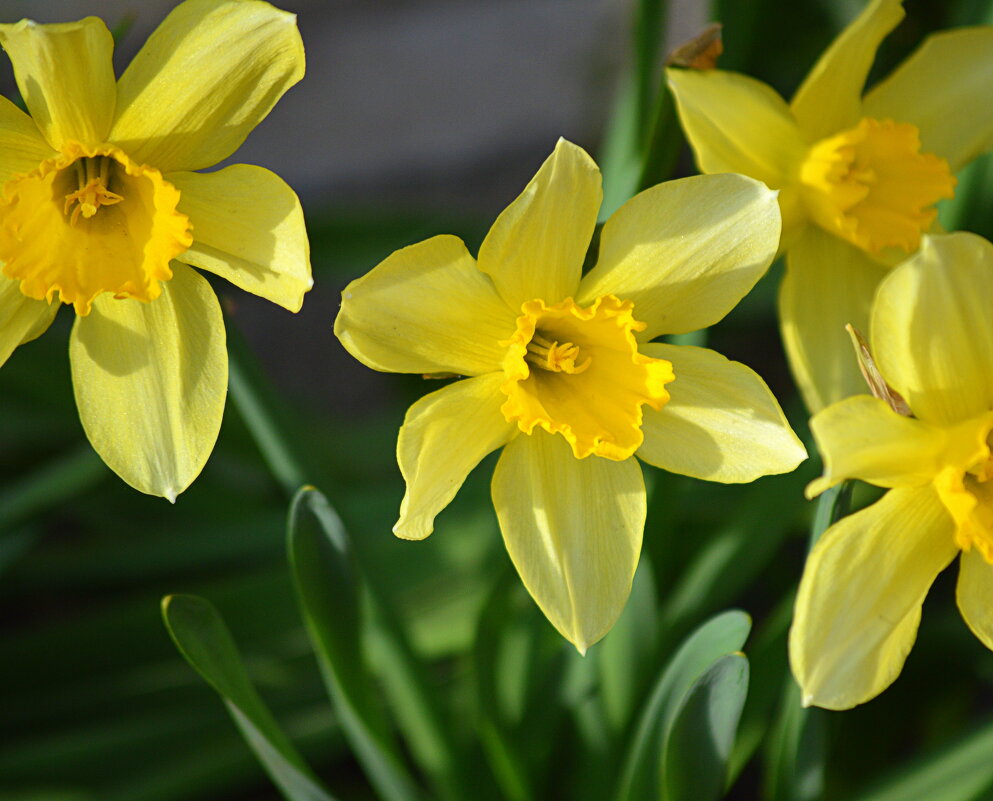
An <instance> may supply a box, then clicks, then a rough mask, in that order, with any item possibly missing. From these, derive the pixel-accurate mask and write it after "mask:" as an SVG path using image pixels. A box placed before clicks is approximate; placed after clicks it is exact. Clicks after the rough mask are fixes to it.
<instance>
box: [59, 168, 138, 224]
mask: <svg viewBox="0 0 993 801" xmlns="http://www.w3.org/2000/svg"><path fill="white" fill-rule="evenodd" d="M114 163H116V162H114V160H113V159H112V158H110V157H109V156H97V157H96V158H92V159H89V158H85V157H84V158H81V159H77V160H76V161H74V162H73V165H72V166H73V168H74V170H75V172H76V180H77V182H78V185H79V188H78V189H77V190H76V191H75V192H70V193H69V194H68V195H66V203H65V207H64V209H63V210H64V211H65V213H66V214H68V213H69V211H70V209H71V210H72V217H70V218H69V219H70V224H72V225H75V224H76V222H77V221H78V220H79V215H80V214H82V215H83V217H85V218H86V219H87V220H88V219H90V217H92V216H93V215H94V214H96V213H97V210H98V209H99V208H100V207H101V206H113V205H114V204H115V203H120V202H121V201H122V200H124V198H123V197H121V196H120V195H118V194H116V193H114V192H111V191H110V189H109V188H108V187H109V186H110V167H111V165H112V164H114ZM74 206H75V208H73V207H74Z"/></svg>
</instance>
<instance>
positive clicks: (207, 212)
mask: <svg viewBox="0 0 993 801" xmlns="http://www.w3.org/2000/svg"><path fill="white" fill-rule="evenodd" d="M166 179H167V180H168V181H169V182H170V183H171V184H172V185H173V186H175V187H176V188H177V189H178V190H179V191H180V200H179V211H181V212H182V213H184V214H186V215H187V216H188V217H189V218H190V222H191V223H192V225H193V244H192V245H191V246H190V248H189V249H188V250H187V251H186V252H185V253H184V254H183V255H182V256H180V259H181V260H182V261H184V262H186V263H187V264H192V265H193V266H194V267H199V268H200V269H203V270H209V271H210V272H212V273H215V274H216V275H219V276H221V277H222V278H226V279H227V280H228V281H230V282H231V283H232V284H234V285H235V286H239V287H241V288H242V289H244V290H245V291H247V292H251V293H252V294H254V295H258V296H259V297H262V298H265V299H266V300H271V301H272V302H273V303H278V304H279V305H280V306H282V307H284V308H286V309H289V310H290V311H293V312H295V311H300V307H301V306H302V305H303V296H304V293H305V292H307V291H308V290H309V289H310V288H311V287H312V286H313V285H314V281H313V279H312V278H311V275H310V243H309V242H308V240H307V229H306V226H305V225H304V221H303V209H301V208H300V201H299V200H298V199H297V196H296V193H295V192H294V191H293V190H292V189H290V187H289V186H287V185H286V182H285V181H283V179H282V178H280V177H279V176H278V175H276V174H275V173H272V172H270V171H269V170H266V169H263V168H262V167H254V166H252V165H249V164H233V165H232V166H230V167H226V168H224V169H223V170H219V171H217V172H211V173H197V172H174V173H170V174H169V175H168V176H167V178H166Z"/></svg>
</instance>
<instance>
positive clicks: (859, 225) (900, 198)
mask: <svg viewBox="0 0 993 801" xmlns="http://www.w3.org/2000/svg"><path fill="white" fill-rule="evenodd" d="M920 149H921V139H920V133H919V132H918V130H917V128H916V127H915V126H913V125H910V124H908V123H898V122H893V121H891V120H874V119H872V118H869V117H866V118H864V119H863V120H862V121H861V122H859V124H858V125H856V126H855V127H854V128H850V129H849V130H847V131H842V132H841V133H839V134H835V135H834V136H831V137H828V138H827V139H822V140H821V141H820V142H817V143H816V144H815V145H814V146H813V147H811V149H810V152H809V153H808V154H807V158H806V160H805V161H804V162H803V164H802V165H801V167H800V182H801V184H802V189H803V197H804V201H805V203H806V205H807V209H808V211H809V212H810V215H811V216H812V217H813V219H814V220H815V221H816V222H817V224H818V225H820V226H821V227H822V228H825V229H826V230H828V231H830V232H831V233H833V234H836V235H837V236H840V237H842V238H843V239H846V240H848V241H849V242H851V243H852V244H854V245H857V246H858V247H860V248H862V249H863V250H867V251H870V252H872V253H878V252H879V251H881V250H882V249H883V248H887V247H897V248H901V249H902V250H904V251H905V252H907V253H912V252H913V251H915V250H917V248H918V247H919V245H920V241H921V233H922V232H923V231H926V230H927V229H928V228H929V227H930V225H931V223H933V222H934V219H935V217H936V216H937V213H938V212H937V210H936V209H935V208H934V204H935V203H937V202H938V201H939V200H940V199H941V198H951V197H953V196H954V194H955V191H954V189H955V183H956V181H955V176H953V175H952V174H951V171H950V170H949V167H948V162H947V161H945V160H944V159H943V158H939V157H938V156H935V155H933V154H932V153H921V152H920Z"/></svg>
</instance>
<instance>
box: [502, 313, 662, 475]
mask: <svg viewBox="0 0 993 801" xmlns="http://www.w3.org/2000/svg"><path fill="white" fill-rule="evenodd" d="M633 309H634V304H633V303H631V302H630V301H620V300H618V299H617V298H615V297H614V296H613V295H604V296H603V297H600V298H597V300H596V301H594V303H593V304H592V305H590V306H589V307H587V308H582V307H580V306H579V305H578V304H576V303H575V302H574V301H573V300H572V298H566V299H565V300H563V301H561V302H560V303H556V304H555V305H553V306H546V305H545V302H544V301H543V300H540V299H539V300H531V301H528V302H527V303H525V304H524V305H523V306H522V307H521V312H522V314H521V316H520V317H518V318H517V330H516V332H515V333H514V335H513V336H512V337H511V338H510V339H508V340H507V341H506V342H505V343H503V344H506V345H507V355H506V357H505V358H504V363H503V369H504V375H505V376H506V380H505V381H504V383H503V385H502V387H501V389H502V390H503V392H504V394H505V395H506V396H507V400H506V401H505V402H504V404H503V406H502V407H501V411H502V412H503V415H504V417H505V418H506V419H507V420H508V421H509V422H516V423H517V425H518V427H519V428H520V430H521V431H523V432H524V433H525V434H531V433H532V432H533V431H534V428H535V426H540V427H541V428H543V429H544V430H545V431H547V432H548V433H550V434H561V435H562V436H564V437H565V438H566V440H567V441H568V442H569V444H570V445H571V446H572V451H573V454H574V455H575V456H576V458H577V459H583V458H585V457H587V456H589V455H590V454H595V455H597V456H603V457H605V458H607V459H614V460H616V461H621V460H623V459H627V458H628V457H629V456H631V455H632V454H633V453H634V452H635V451H636V450H637V449H638V447H639V446H640V445H641V443H642V440H643V435H642V433H641V421H642V406H644V405H645V404H648V405H649V406H651V407H652V408H653V409H656V410H658V409H661V408H662V407H663V406H664V405H665V403H666V402H667V401H668V400H669V393H668V392H667V391H666V389H665V385H666V384H667V383H669V382H670V381H672V380H673V379H674V376H673V373H672V365H671V364H670V363H669V362H667V361H665V360H664V359H652V358H650V357H648V356H644V355H643V354H641V353H639V352H638V342H637V340H636V339H635V336H634V334H635V332H636V331H643V330H644V328H645V325H644V323H640V322H638V321H637V320H635V319H634V317H633V316H632V314H633Z"/></svg>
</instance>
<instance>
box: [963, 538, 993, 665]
mask: <svg viewBox="0 0 993 801" xmlns="http://www.w3.org/2000/svg"><path fill="white" fill-rule="evenodd" d="M955 597H956V600H957V601H958V607H959V611H960V612H961V613H962V618H963V619H964V620H965V622H966V623H967V624H968V625H969V628H970V629H972V633H973V634H975V635H976V636H977V637H978V638H979V641H980V642H981V643H982V644H983V645H985V646H986V647H987V648H989V649H991V650H993V565H991V564H990V563H989V562H987V561H986V560H985V559H984V558H983V555H982V553H981V552H980V551H979V549H978V548H973V549H971V550H969V551H967V552H965V553H963V554H962V558H961V559H960V560H959V581H958V586H957V587H956V592H955Z"/></svg>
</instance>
